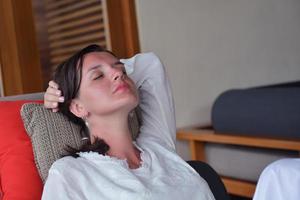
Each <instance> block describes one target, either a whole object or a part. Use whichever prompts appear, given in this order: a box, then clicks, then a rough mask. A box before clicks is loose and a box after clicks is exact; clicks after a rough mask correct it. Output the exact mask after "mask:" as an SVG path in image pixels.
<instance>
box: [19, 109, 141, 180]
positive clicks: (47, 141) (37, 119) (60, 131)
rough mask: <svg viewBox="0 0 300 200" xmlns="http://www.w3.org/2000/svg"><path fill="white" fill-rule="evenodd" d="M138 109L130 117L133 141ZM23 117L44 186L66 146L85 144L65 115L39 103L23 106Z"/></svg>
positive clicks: (137, 123)
mask: <svg viewBox="0 0 300 200" xmlns="http://www.w3.org/2000/svg"><path fill="white" fill-rule="evenodd" d="M136 110H137V109H136ZM136 110H135V111H134V112H132V114H131V115H130V116H129V121H128V123H129V128H130V131H131V133H132V137H133V139H135V138H136V137H137V135H138V132H139V126H140V120H138V115H139V113H136V112H138V111H136ZM21 116H22V119H23V122H24V127H25V129H26V132H27V134H28V135H29V137H30V138H31V142H32V146H33V152H34V158H35V163H36V166H37V169H38V171H39V174H40V176H41V179H42V181H43V182H44V183H45V181H46V179H47V176H48V171H49V169H50V167H51V165H52V164H53V163H54V162H55V161H56V160H57V159H59V158H60V157H61V156H62V155H64V154H66V153H67V152H66V151H65V149H66V147H67V146H70V147H73V148H79V147H80V146H81V145H82V144H83V142H82V140H81V136H80V127H79V126H78V125H76V124H74V123H72V122H71V121H69V120H68V119H67V118H66V117H65V116H64V115H63V114H62V113H60V112H56V113H55V112H52V111H51V110H48V109H46V108H45V107H44V106H43V105H42V104H37V103H27V104H24V105H23V107H22V109H21Z"/></svg>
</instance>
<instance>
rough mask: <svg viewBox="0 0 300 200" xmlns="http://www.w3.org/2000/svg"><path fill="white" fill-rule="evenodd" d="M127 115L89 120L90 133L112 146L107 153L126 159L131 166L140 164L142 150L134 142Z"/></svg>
mask: <svg viewBox="0 0 300 200" xmlns="http://www.w3.org/2000/svg"><path fill="white" fill-rule="evenodd" d="M127 117H128V116H127V115H126V116H110V117H108V116H106V117H103V116H101V117H98V118H95V119H93V120H89V129H90V133H91V135H92V136H94V137H98V138H100V139H103V140H104V141H105V142H106V143H107V144H108V145H109V147H110V149H109V151H108V152H107V154H108V155H109V156H113V157H117V158H119V159H126V160H127V161H128V164H129V167H131V168H135V166H139V164H140V161H141V159H140V152H139V150H138V149H136V147H135V146H134V144H133V143H132V137H131V133H130V131H129V127H128V120H127Z"/></svg>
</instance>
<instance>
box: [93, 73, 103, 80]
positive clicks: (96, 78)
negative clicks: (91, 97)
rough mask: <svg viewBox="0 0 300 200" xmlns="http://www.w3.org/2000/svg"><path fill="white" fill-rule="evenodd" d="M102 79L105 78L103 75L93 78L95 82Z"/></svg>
mask: <svg viewBox="0 0 300 200" xmlns="http://www.w3.org/2000/svg"><path fill="white" fill-rule="evenodd" d="M100 78H103V74H99V75H97V76H96V77H95V78H93V80H98V79H100Z"/></svg>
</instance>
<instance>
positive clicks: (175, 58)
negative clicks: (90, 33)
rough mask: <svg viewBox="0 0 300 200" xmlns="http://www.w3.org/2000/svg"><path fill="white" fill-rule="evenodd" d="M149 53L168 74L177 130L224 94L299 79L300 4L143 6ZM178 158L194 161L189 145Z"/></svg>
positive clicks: (235, 0) (201, 119)
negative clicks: (173, 100) (159, 62)
mask: <svg viewBox="0 0 300 200" xmlns="http://www.w3.org/2000/svg"><path fill="white" fill-rule="evenodd" d="M136 7H137V14H138V26H139V37H140V44H141V49H142V51H154V52H155V53H157V54H158V55H159V56H160V57H161V59H162V60H163V62H164V64H165V65H166V68H167V70H168V73H169V76H170V79H171V84H172V88H173V93H174V99H175V106H176V118H177V127H183V126H187V125H194V124H200V125H201V124H202V125H203V124H209V123H210V111H211V106H212V103H213V101H214V100H215V98H216V97H217V96H218V95H219V94H220V93H221V92H222V91H224V90H227V89H230V88H238V87H248V86H256V85H262V84H271V83H278V82H284V81H291V80H297V79H298V80H299V79H300V1H299V0H226V1H224V0H136ZM178 149H179V153H180V154H181V155H182V156H183V157H184V158H185V159H189V154H188V152H187V148H186V145H183V144H182V143H180V144H179V145H178Z"/></svg>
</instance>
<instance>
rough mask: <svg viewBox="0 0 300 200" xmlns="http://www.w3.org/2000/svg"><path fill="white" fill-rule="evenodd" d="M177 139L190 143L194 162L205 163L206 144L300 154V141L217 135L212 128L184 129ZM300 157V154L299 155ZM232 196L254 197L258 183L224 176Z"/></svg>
mask: <svg viewBox="0 0 300 200" xmlns="http://www.w3.org/2000/svg"><path fill="white" fill-rule="evenodd" d="M177 139H178V140H186V141H188V142H189V147H190V152H191V158H192V160H201V161H205V150H204V145H205V143H219V144H230V145H240V146H248V147H259V148H269V149H281V150H294V151H298V152H300V140H283V139H274V138H265V137H250V136H239V135H233V134H217V133H216V132H215V131H214V130H213V129H210V128H199V127H192V128H182V129H178V130H177ZM299 155H300V154H299ZM221 178H222V181H223V182H224V184H225V187H226V189H227V191H228V193H230V194H234V195H238V196H243V197H249V198H251V197H253V195H254V191H255V187H256V183H254V182H249V181H245V180H238V179H233V178H229V177H224V176H222V177H221Z"/></svg>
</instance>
